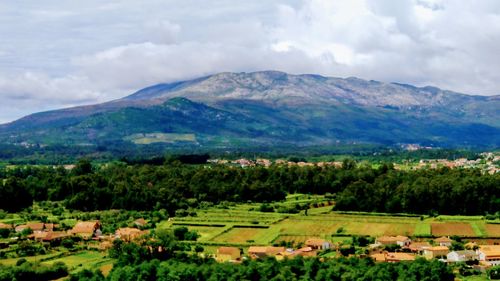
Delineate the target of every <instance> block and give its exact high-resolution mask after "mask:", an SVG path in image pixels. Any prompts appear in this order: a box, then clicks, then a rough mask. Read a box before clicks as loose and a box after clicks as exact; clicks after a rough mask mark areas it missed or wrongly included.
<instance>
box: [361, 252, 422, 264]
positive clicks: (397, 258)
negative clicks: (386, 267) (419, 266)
mask: <svg viewBox="0 0 500 281" xmlns="http://www.w3.org/2000/svg"><path fill="white" fill-rule="evenodd" d="M370 257H371V258H372V259H374V260H375V261H376V262H401V261H414V260H415V254H409V253H389V252H383V253H377V254H372V255H370Z"/></svg>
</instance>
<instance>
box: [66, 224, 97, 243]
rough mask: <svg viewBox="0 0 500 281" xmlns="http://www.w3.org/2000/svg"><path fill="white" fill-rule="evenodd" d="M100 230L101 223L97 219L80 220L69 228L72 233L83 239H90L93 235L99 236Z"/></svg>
mask: <svg viewBox="0 0 500 281" xmlns="http://www.w3.org/2000/svg"><path fill="white" fill-rule="evenodd" d="M100 232H101V223H100V222H99V221H80V222H77V223H76V225H75V226H74V227H73V229H72V230H70V233H71V234H73V235H78V236H81V237H82V238H84V239H90V238H92V237H93V236H95V235H97V236H99V235H100Z"/></svg>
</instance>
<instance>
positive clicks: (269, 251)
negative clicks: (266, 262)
mask: <svg viewBox="0 0 500 281" xmlns="http://www.w3.org/2000/svg"><path fill="white" fill-rule="evenodd" d="M284 251H285V247H271V246H265V247H259V246H251V247H249V248H248V255H249V256H250V257H251V258H253V259H257V258H264V257H266V256H275V255H277V254H278V253H281V252H284Z"/></svg>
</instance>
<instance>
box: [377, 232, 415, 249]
mask: <svg viewBox="0 0 500 281" xmlns="http://www.w3.org/2000/svg"><path fill="white" fill-rule="evenodd" d="M376 243H378V244H381V245H393V244H396V245H399V246H401V247H405V246H409V245H410V243H411V240H410V238H408V237H406V236H401V235H398V236H382V237H379V238H377V241H376Z"/></svg>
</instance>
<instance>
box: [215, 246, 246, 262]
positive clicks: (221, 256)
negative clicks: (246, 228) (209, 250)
mask: <svg viewBox="0 0 500 281" xmlns="http://www.w3.org/2000/svg"><path fill="white" fill-rule="evenodd" d="M215 259H216V260H217V261H218V262H235V261H239V260H240V259H241V250H240V249H239V248H236V247H219V248H218V249H217V255H216V256H215Z"/></svg>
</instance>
